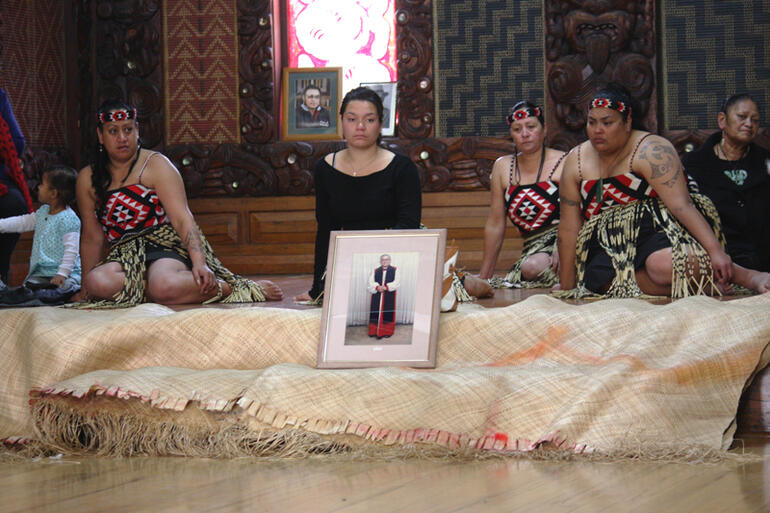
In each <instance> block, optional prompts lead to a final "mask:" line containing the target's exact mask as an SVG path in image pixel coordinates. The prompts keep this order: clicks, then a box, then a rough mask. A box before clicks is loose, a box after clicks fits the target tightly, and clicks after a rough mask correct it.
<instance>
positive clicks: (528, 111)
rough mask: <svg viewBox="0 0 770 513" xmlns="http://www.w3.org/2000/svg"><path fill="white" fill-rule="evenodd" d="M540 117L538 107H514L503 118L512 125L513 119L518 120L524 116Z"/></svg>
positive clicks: (524, 117)
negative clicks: (513, 109) (514, 108)
mask: <svg viewBox="0 0 770 513" xmlns="http://www.w3.org/2000/svg"><path fill="white" fill-rule="evenodd" d="M539 117H540V107H533V108H529V107H523V108H521V109H516V110H515V111H513V112H512V113H510V114H508V115H507V116H506V117H505V120H506V121H507V122H508V124H509V125H512V124H513V122H514V121H520V120H522V119H526V118H539Z"/></svg>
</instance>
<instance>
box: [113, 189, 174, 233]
mask: <svg viewBox="0 0 770 513" xmlns="http://www.w3.org/2000/svg"><path fill="white" fill-rule="evenodd" d="M99 221H101V223H102V228H103V229H104V233H105V234H106V235H107V240H108V241H109V242H110V243H112V242H115V241H117V240H119V239H120V238H121V237H123V236H125V235H127V234H132V233H137V232H141V231H143V230H145V229H147V228H151V227H153V226H158V225H161V224H166V223H169V222H170V221H169V219H168V216H167V215H166V211H165V209H164V208H163V204H161V202H160V199H159V198H158V194H157V193H156V192H155V189H151V188H149V187H146V186H144V185H142V184H140V183H137V184H133V185H127V186H126V187H121V188H120V189H115V190H114V191H111V192H110V193H109V195H108V196H107V201H105V203H104V209H103V211H102V215H101V218H100V219H99Z"/></svg>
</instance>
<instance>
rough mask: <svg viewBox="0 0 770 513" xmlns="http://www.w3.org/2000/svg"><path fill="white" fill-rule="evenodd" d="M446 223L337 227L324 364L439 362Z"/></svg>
mask: <svg viewBox="0 0 770 513" xmlns="http://www.w3.org/2000/svg"><path fill="white" fill-rule="evenodd" d="M445 249H446V229H437V230H362V231H355V230H353V231H333V232H332V233H331V237H330V241H329V257H328V260H327V262H328V264H327V268H326V284H325V290H324V302H323V313H322V315H321V339H320V342H319V344H318V360H317V363H316V366H317V367H318V368H359V367H376V366H406V367H421V368H433V367H435V366H436V344H437V341H438V320H439V307H440V302H441V292H442V291H441V287H442V281H443V280H442V278H443V273H444V252H445Z"/></svg>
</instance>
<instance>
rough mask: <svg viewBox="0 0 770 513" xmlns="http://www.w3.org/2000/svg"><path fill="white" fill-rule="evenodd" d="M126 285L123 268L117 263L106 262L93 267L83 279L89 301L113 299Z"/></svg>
mask: <svg viewBox="0 0 770 513" xmlns="http://www.w3.org/2000/svg"><path fill="white" fill-rule="evenodd" d="M125 283H126V273H125V272H123V266H121V265H120V264H119V263H117V262H107V263H106V264H102V265H100V266H98V267H94V268H93V269H91V271H90V272H89V273H88V274H87V275H86V276H85V277H84V278H83V285H84V287H85V289H86V291H87V292H88V297H89V298H91V299H114V298H115V296H117V295H118V294H119V293H120V291H121V290H123V286H124V285H125Z"/></svg>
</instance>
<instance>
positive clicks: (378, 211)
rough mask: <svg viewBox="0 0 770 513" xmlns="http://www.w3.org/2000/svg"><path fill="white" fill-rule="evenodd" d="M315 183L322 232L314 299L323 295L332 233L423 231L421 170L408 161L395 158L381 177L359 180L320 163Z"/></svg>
mask: <svg viewBox="0 0 770 513" xmlns="http://www.w3.org/2000/svg"><path fill="white" fill-rule="evenodd" d="M314 177H315V198H316V204H315V217H316V221H318V231H317V232H316V237H315V264H314V269H313V288H312V289H310V297H313V298H315V297H318V295H319V294H320V293H321V292H323V289H324V281H323V279H322V276H323V274H324V271H325V270H326V258H327V256H328V253H329V234H330V232H331V231H332V230H384V229H389V228H392V229H409V228H419V227H420V216H421V211H422V196H421V185H420V175H419V172H418V171H417V166H415V165H414V162H412V161H411V160H409V159H408V158H407V157H404V156H403V155H398V154H396V155H395V156H394V157H393V160H391V161H390V164H388V165H387V167H385V169H383V170H381V171H377V172H375V173H372V174H370V175H367V176H358V177H356V176H350V175H347V174H345V173H342V172H340V171H337V170H336V169H334V168H333V167H332V166H330V165H329V164H328V163H327V162H326V161H325V160H324V159H321V160H320V161H318V163H317V164H316V166H315V170H314Z"/></svg>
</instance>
